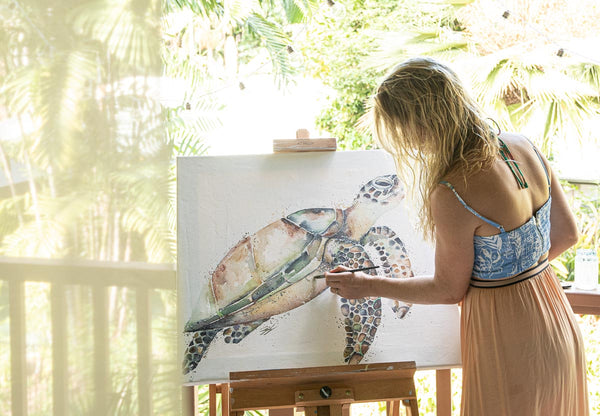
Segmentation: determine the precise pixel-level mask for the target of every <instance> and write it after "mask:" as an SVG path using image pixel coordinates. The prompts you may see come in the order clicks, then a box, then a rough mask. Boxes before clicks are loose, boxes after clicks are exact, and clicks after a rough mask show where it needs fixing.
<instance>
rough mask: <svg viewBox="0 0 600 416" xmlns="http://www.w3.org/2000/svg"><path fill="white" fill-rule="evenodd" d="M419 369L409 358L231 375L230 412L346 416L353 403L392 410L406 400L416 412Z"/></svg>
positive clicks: (411, 411)
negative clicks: (380, 404)
mask: <svg viewBox="0 0 600 416" xmlns="http://www.w3.org/2000/svg"><path fill="white" fill-rule="evenodd" d="M415 371H416V366H415V362H414V361H409V362H399V363H376V364H358V365H340V366H331V367H308V368H297V369H286V370H265V371H245V372H235V373H230V382H229V395H230V396H229V406H230V413H229V414H230V415H231V416H242V415H243V414H244V411H246V410H255V409H281V408H294V407H296V408H299V407H302V408H304V413H305V415H307V416H309V415H310V416H312V415H315V416H346V415H350V404H351V403H361V402H378V401H388V402H389V401H392V402H395V404H396V406H395V409H393V410H392V409H390V408H389V407H388V414H390V410H392V414H398V411H399V409H398V407H399V406H398V404H399V403H400V402H401V403H402V404H403V405H404V406H405V408H406V410H407V414H408V415H410V416H416V415H418V414H419V410H418V407H417V396H416V390H415V384H414V381H413V376H414V374H415ZM392 408H393V406H392Z"/></svg>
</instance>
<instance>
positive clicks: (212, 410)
mask: <svg viewBox="0 0 600 416" xmlns="http://www.w3.org/2000/svg"><path fill="white" fill-rule="evenodd" d="M208 415H209V416H217V385H216V384H209V385H208Z"/></svg>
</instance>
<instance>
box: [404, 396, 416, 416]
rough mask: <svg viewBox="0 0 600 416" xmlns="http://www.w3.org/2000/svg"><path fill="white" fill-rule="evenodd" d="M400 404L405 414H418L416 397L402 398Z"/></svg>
mask: <svg viewBox="0 0 600 416" xmlns="http://www.w3.org/2000/svg"><path fill="white" fill-rule="evenodd" d="M402 404H404V408H405V409H406V414H407V416H419V406H418V404H417V399H411V400H402Z"/></svg>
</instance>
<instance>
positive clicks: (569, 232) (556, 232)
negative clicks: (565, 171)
mask: <svg viewBox="0 0 600 416" xmlns="http://www.w3.org/2000/svg"><path fill="white" fill-rule="evenodd" d="M545 163H546V167H547V168H548V170H549V172H550V175H551V179H550V184H551V192H552V207H551V209H550V244H551V246H550V251H549V252H548V260H552V259H554V258H556V257H558V256H559V255H560V254H561V253H563V252H564V251H565V250H567V249H568V248H569V247H571V246H573V245H574V244H576V243H577V240H578V239H579V231H578V230H577V223H576V222H575V216H574V215H573V213H572V212H571V208H570V207H569V203H568V201H567V197H566V195H565V192H564V191H563V189H562V187H561V186H560V181H559V180H558V177H557V176H556V174H555V173H554V171H553V170H552V169H551V168H550V167H549V166H548V163H547V162H545Z"/></svg>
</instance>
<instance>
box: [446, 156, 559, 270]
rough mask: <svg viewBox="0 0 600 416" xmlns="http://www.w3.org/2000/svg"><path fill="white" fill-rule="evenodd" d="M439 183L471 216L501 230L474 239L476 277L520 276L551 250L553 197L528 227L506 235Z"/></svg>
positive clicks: (524, 225) (501, 229) (453, 190)
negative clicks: (497, 232)
mask: <svg viewBox="0 0 600 416" xmlns="http://www.w3.org/2000/svg"><path fill="white" fill-rule="evenodd" d="M534 149H535V148H534ZM536 154H537V155H538V157H539V158H540V161H541V162H542V166H543V167H544V171H545V172H546V178H547V179H548V192H550V177H549V175H548V171H547V170H546V165H545V164H544V162H543V160H542V158H541V156H540V154H539V153H537V149H536ZM440 183H441V184H443V185H446V186H447V187H449V188H450V189H451V190H452V192H454V194H455V195H456V197H457V198H458V200H459V201H460V202H461V203H462V205H463V206H464V207H465V208H466V209H468V210H469V211H470V212H471V213H473V214H474V215H476V216H477V217H479V218H480V219H482V220H483V221H485V222H487V223H488V224H491V225H493V226H494V227H496V228H498V229H499V230H500V234H495V235H490V236H479V235H476V236H474V237H473V244H474V250H475V261H474V264H473V277H475V278H478V279H501V278H506V277H510V276H514V275H517V274H519V273H522V272H524V271H525V270H527V269H529V268H531V267H532V266H534V265H535V264H536V263H537V262H538V260H539V259H540V257H541V256H542V255H543V254H544V253H546V252H547V251H548V250H549V249H550V207H551V205H552V197H551V196H548V200H547V201H546V202H545V203H544V205H542V206H541V207H540V208H539V209H538V210H537V211H536V212H535V214H533V216H532V217H531V218H530V219H529V220H528V221H527V222H526V223H525V224H523V225H521V226H520V227H518V228H515V229H514V230H511V231H505V230H504V227H502V226H501V225H500V224H497V223H495V222H494V221H492V220H490V219H488V218H485V217H483V216H482V215H480V214H479V213H478V212H476V211H475V210H474V209H472V208H471V207H470V206H468V205H467V204H466V202H465V201H463V199H462V198H461V197H460V195H458V193H457V192H456V190H455V189H454V187H453V186H452V185H451V184H450V183H448V182H446V181H442V182H440Z"/></svg>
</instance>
